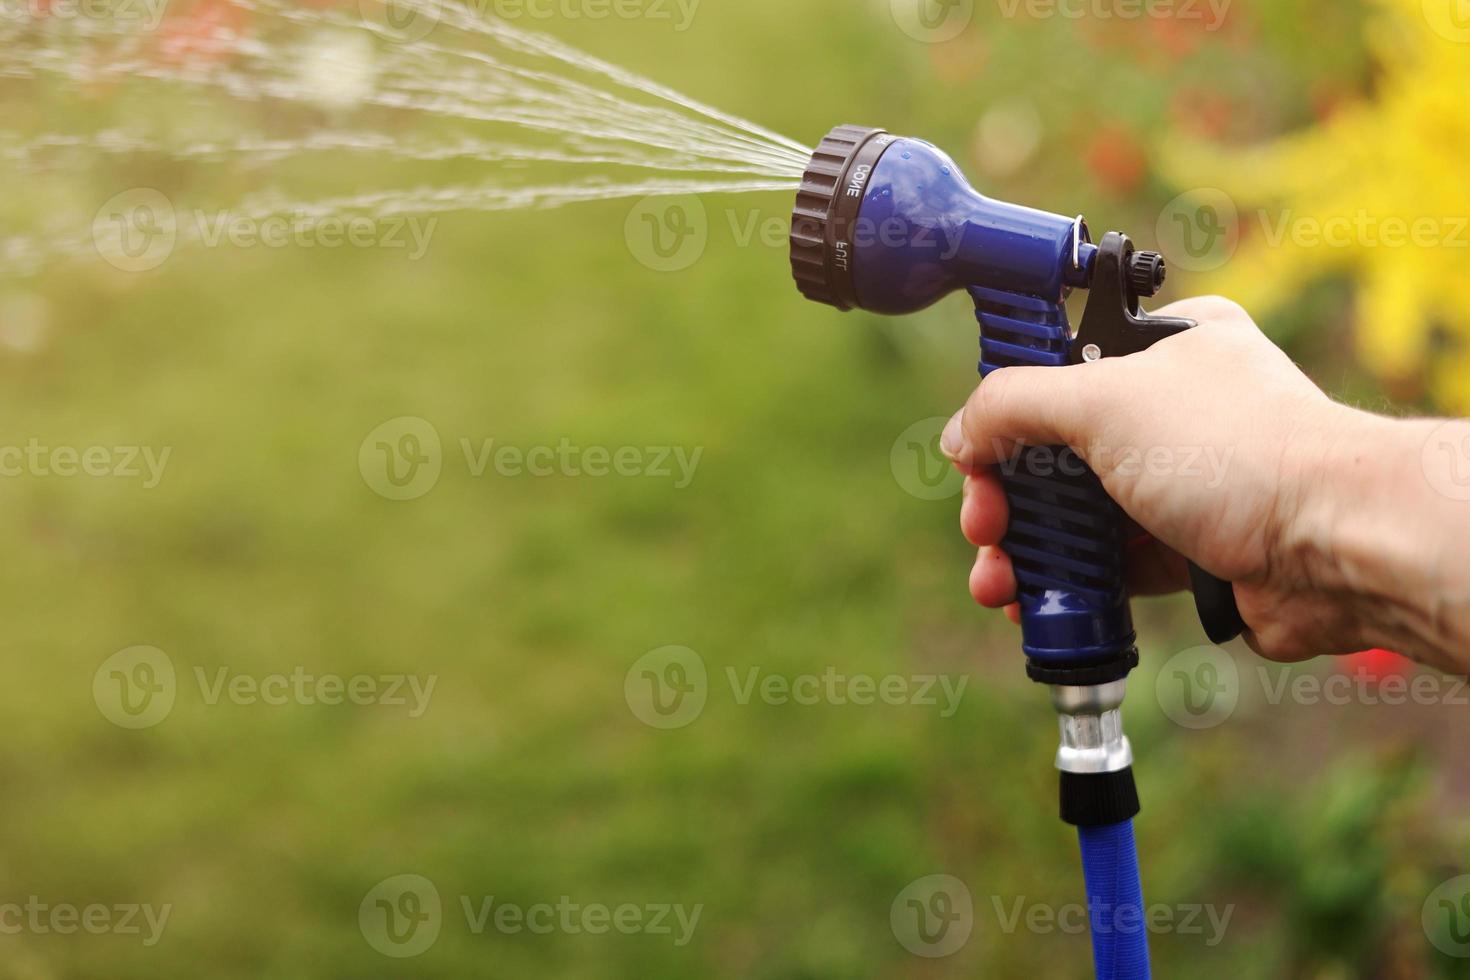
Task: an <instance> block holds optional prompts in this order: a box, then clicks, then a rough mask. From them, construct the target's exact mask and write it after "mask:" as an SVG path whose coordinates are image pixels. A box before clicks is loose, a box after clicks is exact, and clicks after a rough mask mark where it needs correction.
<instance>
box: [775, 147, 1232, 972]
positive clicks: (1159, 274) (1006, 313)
mask: <svg viewBox="0 0 1470 980" xmlns="http://www.w3.org/2000/svg"><path fill="white" fill-rule="evenodd" d="M791 268H792V273H793V275H794V276H795V279H796V284H797V286H798V288H800V290H801V292H802V293H803V295H805V296H806V297H807V298H808V299H812V300H815V301H817V302H819V303H826V304H829V305H831V306H835V307H837V308H838V309H840V310H850V309H854V308H857V309H863V310H868V311H870V312H874V313H886V314H904V313H913V312H916V311H918V310H921V309H923V308H925V307H927V306H929V305H931V304H933V303H934V302H936V301H938V300H939V299H940V298H942V297H944V296H946V295H948V294H949V293H951V292H954V291H955V290H959V289H964V290H966V291H968V292H969V294H970V297H971V298H972V299H973V300H974V302H975V315H976V318H977V319H978V320H979V322H980V374H981V376H982V377H983V376H985V375H988V374H989V373H990V372H992V371H998V370H1001V369H1003V368H1006V367H1011V366H1015V365H1032V366H1046V367H1061V366H1064V365H1069V364H1081V363H1086V362H1091V361H1096V360H1099V359H1101V358H1104V357H1122V356H1124V355H1127V354H1131V353H1135V352H1137V351H1141V350H1144V349H1145V348H1147V347H1149V346H1151V345H1152V344H1154V343H1155V342H1157V341H1159V340H1162V339H1164V338H1165V337H1171V336H1173V335H1175V334H1177V333H1180V332H1181V331H1184V330H1188V329H1190V328H1192V327H1194V326H1195V325H1196V324H1195V323H1194V322H1193V321H1191V320H1187V319H1182V318H1178V317H1162V316H1155V315H1152V314H1149V313H1146V312H1144V311H1143V309H1142V308H1141V307H1140V306H1139V298H1140V297H1149V296H1153V295H1154V294H1155V293H1156V292H1157V291H1158V290H1159V288H1160V287H1161V286H1162V285H1163V282H1164V273H1165V269H1164V260H1163V257H1162V256H1160V255H1158V254H1157V253H1155V252H1146V251H1141V250H1136V249H1135V248H1134V247H1133V244H1132V242H1130V241H1129V239H1128V237H1127V236H1126V235H1123V234H1121V233H1119V232H1114V231H1110V232H1108V233H1107V234H1105V235H1103V236H1102V238H1101V240H1099V241H1098V242H1097V243H1093V242H1092V241H1091V238H1090V235H1089V232H1088V228H1087V223H1086V222H1085V221H1084V220H1083V219H1082V217H1081V216H1077V217H1066V216H1064V215H1058V214H1048V213H1046V212H1044V211H1037V210H1033V209H1031V208H1027V207H1021V206H1019V205H1015V204H1007V203H1005V202H1002V201H996V200H991V199H989V198H986V197H984V196H982V195H981V194H979V193H978V192H976V191H975V190H974V189H973V188H972V187H971V186H970V185H969V183H968V182H967V181H966V180H965V178H964V176H963V175H962V174H961V173H960V170H959V168H958V167H957V166H956V165H955V163H954V161H952V160H951V159H950V158H949V157H948V156H946V155H945V154H944V153H943V152H942V151H940V150H939V149H937V148H936V147H934V146H932V145H931V144H929V143H926V142H924V141H922V140H917V139H910V138H904V137H897V136H893V135H891V134H889V133H887V132H885V131H883V130H881V129H868V128H863V127H859V126H838V127H837V128H836V129H834V130H832V132H830V133H829V134H828V135H827V136H826V138H824V139H823V140H822V142H821V143H820V144H819V145H818V147H817V149H816V151H815V152H814V153H813V155H812V158H811V161H810V162H809V164H808V165H807V169H806V173H805V174H804V176H803V178H802V184H801V189H800V190H799V191H798V192H797V196H796V205H795V208H794V211H793V213H792V220H791ZM1073 289H1087V290H1088V291H1089V292H1088V299H1087V304H1086V306H1085V308H1084V312H1083V315H1082V322H1081V324H1080V325H1079V326H1078V329H1077V332H1076V334H1075V335H1074V334H1073V333H1072V331H1071V328H1070V326H1069V324H1068V322H1067V313H1066V309H1065V307H1064V305H1063V303H1064V301H1065V300H1066V298H1067V296H1068V295H1069V293H1070V292H1071V291H1072V290H1073ZM1038 454H1044V455H1038ZM1016 462H1017V465H1016V466H1015V467H1014V468H1013V470H1012V472H1009V473H1007V474H1003V476H1002V482H1003V484H1004V486H1005V493H1006V499H1007V501H1008V502H1009V504H1010V523H1009V526H1008V528H1007V531H1006V535H1005V538H1004V540H1003V542H1002V547H1004V548H1005V550H1006V552H1007V554H1009V555H1010V558H1011V562H1012V565H1013V567H1014V569H1015V575H1016V584H1017V591H1018V596H1017V598H1018V601H1019V603H1020V607H1021V648H1022V650H1023V651H1024V652H1025V655H1026V673H1027V674H1028V675H1029V676H1030V678H1031V679H1032V680H1034V681H1037V682H1038V683H1041V684H1046V685H1047V686H1048V687H1049V688H1050V689H1051V700H1052V704H1053V706H1054V707H1055V708H1056V711H1057V717H1058V720H1059V727H1060V731H1061V745H1060V747H1059V748H1058V749H1057V755H1056V767H1057V769H1058V770H1060V772H1061V793H1060V795H1061V807H1060V809H1061V817H1062V819H1063V820H1064V821H1066V822H1067V823H1069V824H1072V825H1073V826H1075V827H1076V828H1077V834H1078V839H1079V842H1080V845H1081V851H1082V871H1083V876H1084V878H1085V881H1086V888H1087V896H1088V909H1089V915H1090V920H1091V926H1092V942H1093V963H1094V966H1095V968H1096V971H1097V976H1098V977H1099V978H1100V980H1139V978H1146V977H1148V976H1149V964H1148V941H1147V934H1146V929H1145V919H1144V907H1143V895H1142V887H1141V884H1140V880H1139V874H1138V853H1137V848H1136V846H1135V844H1134V839H1133V817H1134V816H1135V815H1136V814H1137V813H1138V812H1139V803H1138V791H1137V789H1136V787H1135V785H1134V781H1133V768H1132V766H1133V750H1132V748H1131V747H1130V746H1129V744H1128V738H1127V736H1126V735H1124V734H1123V721H1122V715H1121V713H1120V708H1121V706H1122V703H1123V695H1124V691H1125V688H1126V684H1127V680H1126V679H1127V676H1128V673H1129V672H1130V671H1131V670H1132V669H1133V668H1134V667H1135V666H1137V664H1138V650H1137V647H1136V646H1135V633H1134V629H1133V620H1132V614H1131V612H1130V610H1129V604H1128V592H1127V589H1126V587H1125V585H1124V579H1123V543H1124V539H1123V529H1124V515H1123V512H1122V510H1121V509H1120V508H1119V507H1118V505H1117V504H1116V503H1114V502H1113V501H1112V500H1111V499H1110V498H1109V497H1108V495H1107V493H1106V492H1105V491H1104V490H1103V487H1102V484H1101V482H1100V481H1099V480H1098V478H1097V476H1096V475H1095V474H1094V473H1093V472H1092V471H1091V470H1090V469H1088V468H1087V466H1086V464H1085V463H1084V462H1083V461H1082V460H1081V459H1080V458H1079V457H1077V455H1076V454H1075V453H1074V452H1073V451H1072V450H1071V449H1070V448H1067V447H1045V446H1043V447H1036V446H1032V447H1025V448H1023V449H1022V450H1021V452H1020V458H1019V459H1018V460H1017V461H1016ZM1037 464H1041V465H1037ZM1189 573H1190V581H1191V585H1192V587H1193V590H1194V599H1195V605H1196V607H1197V609H1198V612H1199V616H1200V621H1201V623H1202V624H1203V626H1204V629H1205V633H1206V634H1207V635H1208V636H1209V638H1210V641H1211V642H1213V643H1224V642H1226V641H1227V640H1230V639H1232V638H1234V637H1235V636H1237V635H1239V633H1240V632H1241V630H1242V629H1243V628H1244V624H1243V623H1242V622H1241V619H1240V613H1239V610H1238V609H1237V608H1236V604H1235V594H1234V591H1233V589H1232V587H1231V585H1230V584H1229V583H1228V582H1223V581H1221V580H1220V579H1218V578H1215V577H1214V576H1212V575H1210V574H1209V573H1208V572H1206V571H1204V570H1203V569H1201V568H1199V567H1198V566H1196V565H1194V564H1192V563H1191V564H1190V566H1189Z"/></svg>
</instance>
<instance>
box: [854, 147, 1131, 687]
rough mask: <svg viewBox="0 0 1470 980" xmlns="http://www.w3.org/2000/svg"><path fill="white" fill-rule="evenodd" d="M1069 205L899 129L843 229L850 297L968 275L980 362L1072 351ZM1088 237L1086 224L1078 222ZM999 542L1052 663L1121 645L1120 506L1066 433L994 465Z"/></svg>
mask: <svg viewBox="0 0 1470 980" xmlns="http://www.w3.org/2000/svg"><path fill="white" fill-rule="evenodd" d="M1078 229H1079V224H1078V222H1077V220H1076V219H1074V218H1067V217H1064V216H1062V215H1056V214H1048V213H1047V212H1044V211H1037V210H1034V209H1032V208H1025V207H1019V206H1017V205H1014V204H1006V203H1004V202H1001V201H994V200H991V199H989V198H986V197H984V196H983V195H981V194H979V193H978V192H976V191H975V190H974V188H972V187H971V186H970V184H969V182H968V181H966V180H965V178H964V176H963V174H961V173H960V170H959V168H958V167H957V166H955V164H954V162H953V161H952V160H950V158H949V157H948V156H946V155H945V154H944V153H943V152H942V151H940V150H939V149H937V148H936V147H934V146H932V145H930V144H929V143H925V142H923V141H922V140H914V139H899V140H895V141H894V142H893V144H892V145H891V146H890V147H889V148H888V150H887V151H885V152H884V154H883V156H882V157H881V158H880V159H879V160H878V163H877V164H876V166H875V167H874V168H873V173H872V175H871V177H870V178H869V181H868V185H867V189H866V192H865V194H864V198H863V202H862V206H861V208H860V210H859V212H858V219H857V225H856V227H855V228H854V230H853V233H852V241H853V281H854V283H855V285H856V289H857V296H858V300H859V305H860V306H861V307H862V308H863V309H867V310H872V311H874V312H878V313H911V312H913V311H915V310H920V309H923V308H924V307H926V306H929V305H930V304H932V303H934V302H936V301H937V300H939V299H940V298H942V297H943V296H945V295H947V294H948V293H950V292H953V291H955V290H957V289H967V290H968V291H969V293H970V296H971V298H972V299H973V300H974V302H975V310H976V317H977V318H978V320H979V322H980V373H981V374H982V375H987V374H989V373H990V372H992V371H996V370H1000V369H1002V368H1006V367H1011V366H1015V365H1033V366H1061V365H1064V364H1067V363H1068V362H1069V355H1070V344H1071V341H1072V331H1071V328H1070V326H1069V325H1068V323H1067V313H1066V309H1065V308H1064V307H1063V305H1062V304H1063V301H1064V299H1065V297H1066V293H1067V290H1068V289H1069V288H1071V287H1074V286H1083V285H1086V284H1087V282H1088V281H1089V279H1090V274H1091V267H1092V263H1093V260H1094V257H1095V256H1096V253H1097V249H1096V247H1095V246H1093V245H1091V244H1089V243H1087V242H1086V241H1081V242H1076V243H1075V261H1074V238H1075V236H1076V234H1077V231H1078ZM1083 237H1084V238H1085V233H1084V236H1083ZM1001 476H1002V481H1003V483H1004V484H1005V488H1006V496H1007V498H1008V499H1009V501H1010V510H1011V520H1010V525H1009V530H1008V531H1007V534H1006V538H1005V542H1004V546H1005V549H1006V552H1007V554H1009V555H1010V557H1011V562H1012V565H1013V566H1014V568H1015V572H1016V580H1017V584H1018V587H1019V593H1020V594H1019V601H1020V605H1021V634H1022V636H1021V641H1022V647H1023V649H1024V650H1025V653H1026V655H1027V656H1028V657H1030V658H1031V659H1032V661H1034V662H1035V663H1037V664H1039V665H1041V666H1044V667H1049V668H1055V667H1085V666H1088V665H1092V664H1096V663H1101V662H1103V661H1107V660H1112V659H1115V658H1117V657H1118V656H1119V655H1120V654H1123V653H1127V652H1130V651H1131V650H1132V649H1133V644H1134V631H1133V620H1132V616H1131V614H1130V612H1129V608H1128V595H1127V591H1126V590H1125V588H1124V586H1123V569H1122V550H1123V541H1122V526H1123V525H1122V520H1123V518H1122V514H1121V512H1120V511H1119V510H1118V507H1117V505H1116V504H1114V503H1113V501H1112V500H1111V499H1110V498H1109V497H1108V495H1107V494H1106V493H1105V492H1104V491H1103V488H1102V486H1101V484H1100V483H1099V482H1098V479H1097V477H1096V476H1095V475H1094V474H1093V473H1092V471H1091V470H1089V469H1088V468H1087V467H1086V465H1085V464H1083V463H1082V462H1081V461H1080V459H1078V457H1077V456H1076V455H1075V454H1073V453H1072V452H1071V450H1068V449H1066V448H1065V447H1051V446H1039V447H1031V448H1029V449H1027V450H1025V451H1024V452H1023V453H1021V454H1020V455H1019V456H1018V457H1016V458H1014V459H1010V460H1007V461H1006V462H1005V463H1004V464H1003V465H1002V468H1001Z"/></svg>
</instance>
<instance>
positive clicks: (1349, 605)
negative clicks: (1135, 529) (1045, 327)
mask: <svg viewBox="0 0 1470 980" xmlns="http://www.w3.org/2000/svg"><path fill="white" fill-rule="evenodd" d="M1159 312H1160V313H1161V314H1163V315H1171V316H1182V317H1188V318H1190V319H1193V320H1196V321H1198V323H1199V326H1198V327H1197V328H1195V329H1192V330H1188V331H1185V332H1184V333H1181V334H1179V335H1177V336H1174V337H1170V338H1168V339H1166V340H1163V341H1161V342H1159V343H1157V344H1155V345H1154V346H1152V347H1150V348H1149V349H1148V350H1145V351H1142V352H1140V353H1137V354H1132V355H1129V356H1127V357H1119V358H1105V359H1103V360H1101V361H1096V362H1093V363H1089V364H1082V365H1076V366H1071V367H1064V368H1033V367H1011V368H1005V369H1003V370H1000V371H996V372H994V373H992V374H991V375H990V376H988V377H987V378H986V379H985V380H984V381H983V383H981V385H980V386H979V387H978V388H977V389H976V390H975V392H974V393H973V394H972V395H971V396H970V399H969V401H968V402H967V404H966V405H965V407H964V408H963V409H961V411H960V412H958V413H956V415H955V417H954V418H953V419H951V420H950V423H949V425H948V427H947V428H946V430H945V433H944V437H943V439H942V445H943V448H944V451H945V452H946V454H948V455H949V456H950V458H951V459H953V460H954V462H955V465H956V466H958V467H959V468H960V469H961V470H962V471H963V472H965V473H966V477H965V486H964V503H963V504H962V507H961V515H960V524H961V528H962V529H963V531H964V534H965V536H966V538H968V539H969V541H970V542H971V543H972V544H974V545H976V546H977V547H978V548H979V554H978V557H977V560H976V562H975V566H974V569H973V570H972V572H971V575H970V590H971V592H972V594H973V595H974V597H975V599H976V601H978V602H980V603H981V604H983V605H986V606H991V607H1002V606H1003V607H1007V610H1008V613H1009V614H1010V615H1011V617H1012V619H1013V620H1014V619H1016V618H1017V616H1018V615H1019V613H1018V610H1017V607H1016V606H1014V605H1013V603H1014V600H1015V596H1016V580H1015V576H1014V574H1013V573H1012V570H1011V564H1010V559H1009V558H1007V557H1006V555H1005V553H1004V551H1003V550H1002V548H1001V547H1000V542H1001V538H1002V537H1003V535H1004V533H1005V529H1006V524H1007V520H1008V508H1007V504H1006V499H1005V494H1004V492H1003V490H1002V485H1001V480H1000V473H1001V470H1002V469H1003V467H1004V465H1005V464H1006V463H1007V461H1008V460H1011V459H1012V458H1013V456H1014V454H1015V453H1016V451H1017V447H1018V446H1019V445H1067V446H1071V447H1072V448H1073V449H1074V450H1075V451H1076V452H1077V453H1078V454H1079V455H1080V456H1081V457H1082V458H1083V459H1084V460H1085V461H1086V462H1087V463H1088V465H1089V466H1090V467H1091V468H1092V469H1093V471H1094V472H1096V473H1097V475H1098V477H1099V478H1100V479H1101V480H1102V483H1103V486H1104V487H1105V488H1106V489H1107V491H1108V493H1109V495H1110V496H1112V498H1113V499H1114V500H1116V501H1117V502H1118V504H1119V505H1120V506H1121V507H1122V509H1123V510H1124V511H1125V512H1126V513H1127V515H1128V516H1129V517H1130V518H1131V519H1132V520H1133V521H1134V522H1136V523H1137V525H1138V526H1139V527H1140V528H1141V529H1142V530H1143V531H1144V532H1147V533H1146V535H1143V536H1140V537H1139V538H1137V539H1135V540H1134V541H1132V542H1130V545H1129V548H1128V554H1127V555H1126V559H1127V562H1126V564H1127V569H1128V575H1129V584H1130V589H1131V590H1132V591H1133V592H1134V593H1135V594H1154V593H1162V592H1172V591H1177V590H1179V589H1182V588H1185V587H1187V584H1188V576H1187V572H1186V565H1185V561H1184V558H1183V557H1181V556H1187V557H1188V558H1190V559H1191V560H1193V561H1194V562H1195V563H1197V564H1198V565H1200V566H1201V567H1202V568H1204V569H1205V570H1206V571H1209V572H1211V573H1213V574H1214V575H1216V576H1218V577H1220V578H1223V579H1225V580H1227V581H1230V582H1233V583H1235V594H1236V600H1237V604H1238V605H1239V607H1240V611H1241V615H1242V617H1243V618H1244V620H1245V622H1246V624H1247V627H1248V630H1247V633H1246V639H1247V642H1249V643H1250V644H1251V646H1252V647H1253V648H1254V649H1256V650H1257V651H1258V652H1259V653H1261V654H1263V655H1265V656H1268V657H1271V658H1273V659H1278V660H1299V659H1305V658H1308V657H1311V656H1315V655H1317V654H1321V653H1344V652H1349V651H1352V650H1357V649H1362V648H1363V647H1366V646H1373V645H1383V646H1398V647H1399V648H1401V649H1404V650H1405V652H1412V651H1414V650H1416V649H1418V651H1419V652H1420V654H1421V655H1422V656H1423V657H1424V659H1427V660H1431V661H1433V662H1437V663H1441V664H1444V663H1445V660H1444V658H1443V657H1442V656H1437V653H1438V651H1437V650H1436V647H1437V645H1438V644H1437V642H1436V641H1435V640H1434V638H1432V637H1424V636H1420V635H1418V633H1417V632H1416V631H1415V630H1414V629H1413V627H1412V624H1411V623H1406V620H1412V618H1413V616H1412V613H1411V611H1410V609H1409V607H1408V605H1406V603H1408V602H1409V601H1410V599H1409V598H1406V597H1404V596H1399V595H1389V594H1387V593H1388V592H1389V591H1391V590H1389V589H1387V588H1385V587H1384V584H1383V583H1386V582H1388V581H1389V580H1391V579H1394V578H1395V577H1397V578H1399V579H1402V578H1403V575H1402V573H1401V570H1400V571H1398V572H1396V571H1395V570H1394V569H1393V567H1392V565H1393V561H1392V560H1391V559H1393V558H1394V556H1393V555H1390V554H1383V555H1378V554H1375V553H1374V551H1375V549H1374V543H1373V542H1374V539H1375V536H1377V535H1380V534H1387V535H1389V536H1394V535H1401V534H1402V533H1403V532H1404V530H1405V527H1404V526H1403V525H1406V524H1407V523H1411V521H1409V520H1407V519H1406V515H1403V514H1400V515H1399V516H1398V518H1397V523H1398V525H1400V526H1398V527H1395V526H1394V525H1395V517H1394V516H1393V514H1392V513H1391V510H1390V511H1388V512H1385V513H1382V514H1379V515H1378V517H1377V524H1376V525H1375V524H1373V523H1371V522H1370V515H1369V514H1368V513H1367V511H1368V508H1366V507H1361V506H1359V501H1360V500H1361V499H1362V498H1363V497H1365V496H1373V495H1374V494H1375V491H1381V490H1384V489H1385V488H1387V489H1389V490H1390V491H1391V492H1394V491H1396V490H1397V487H1396V485H1395V484H1394V482H1393V481H1394V480H1395V479H1397V480H1401V479H1402V476H1403V473H1404V470H1403V467H1412V468H1413V471H1414V472H1417V471H1418V467H1419V460H1418V449H1417V445H1418V444H1416V443H1414V441H1413V438H1412V437H1410V435H1409V433H1407V432H1405V431H1404V429H1403V427H1405V426H1413V425H1414V424H1415V423H1403V422H1395V421H1393V420H1389V419H1383V418H1379V417H1376V416H1372V415H1369V414H1367V413H1363V412H1358V411H1355V410H1353V409H1350V408H1347V407H1345V406H1343V405H1340V404H1337V403H1335V402H1333V401H1332V400H1331V399H1329V398H1328V397H1327V396H1326V395H1325V394H1324V393H1323V392H1322V391H1321V390H1320V389H1319V388H1318V387H1317V386H1316V385H1315V384H1313V383H1312V381H1311V380H1310V379H1309V378H1307V376H1306V375H1305V374H1303V373H1302V372H1301V370H1300V369H1299V368H1297V366H1296V365H1295V364H1294V363H1292V361H1291V360H1290V359H1289V358H1288V357H1287V356H1286V355H1285V354H1284V353H1283V352H1282V351H1281V350H1280V349H1279V348H1277V347H1276V346H1275V345H1274V344H1272V343H1271V342H1270V340H1268V339H1267V338H1266V336H1265V335H1264V334H1263V333H1261V331H1260V330H1259V328H1257V327H1256V325H1255V323H1254V322H1253V321H1252V320H1251V318H1250V317H1249V315H1247V314H1246V312H1245V311H1244V310H1242V309H1241V308H1240V307H1239V306H1237V305H1236V304H1234V303H1231V302H1229V301H1227V300H1223V299H1219V298H1217V297H1207V298H1201V299H1192V300H1186V301H1183V302H1180V303H1176V304H1174V305H1173V306H1170V307H1169V308H1167V309H1166V310H1161V311H1159ZM1430 503H1432V502H1426V506H1428V505H1429V504H1430ZM1393 506H1394V507H1397V508H1400V509H1402V508H1403V507H1404V506H1405V501H1404V500H1403V499H1400V500H1397V501H1394V502H1393ZM1461 519H1462V521H1463V515H1461ZM1385 522H1386V526H1384V525H1385ZM1425 531H1426V533H1429V534H1433V533H1434V531H1433V528H1432V527H1430V528H1426V529H1425ZM1440 533H1441V534H1442V533H1443V532H1442V531H1441V532H1440ZM1382 550H1383V551H1385V552H1391V551H1394V550H1395V549H1394V548H1392V547H1389V548H1385V549H1382ZM1411 550H1412V549H1408V548H1405V549H1403V551H1404V552H1405V553H1404V554H1402V555H1399V556H1397V557H1398V558H1399V559H1400V560H1401V561H1402V562H1408V563H1412V562H1414V561H1419V562H1422V561H1423V555H1422V552H1420V553H1419V554H1417V555H1414V556H1412V557H1411V556H1410V554H1409V553H1408V552H1410V551H1411ZM1462 550H1464V548H1463V545H1462ZM1406 632H1407V633H1408V634H1412V635H1406ZM1420 632H1422V631H1420ZM1415 640H1427V642H1426V643H1424V644H1421V645H1420V646H1419V647H1417V648H1416V646H1415V643H1414V642H1413V641H1415ZM1457 669H1461V670H1463V669H1465V668H1464V665H1458V666H1457Z"/></svg>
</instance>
